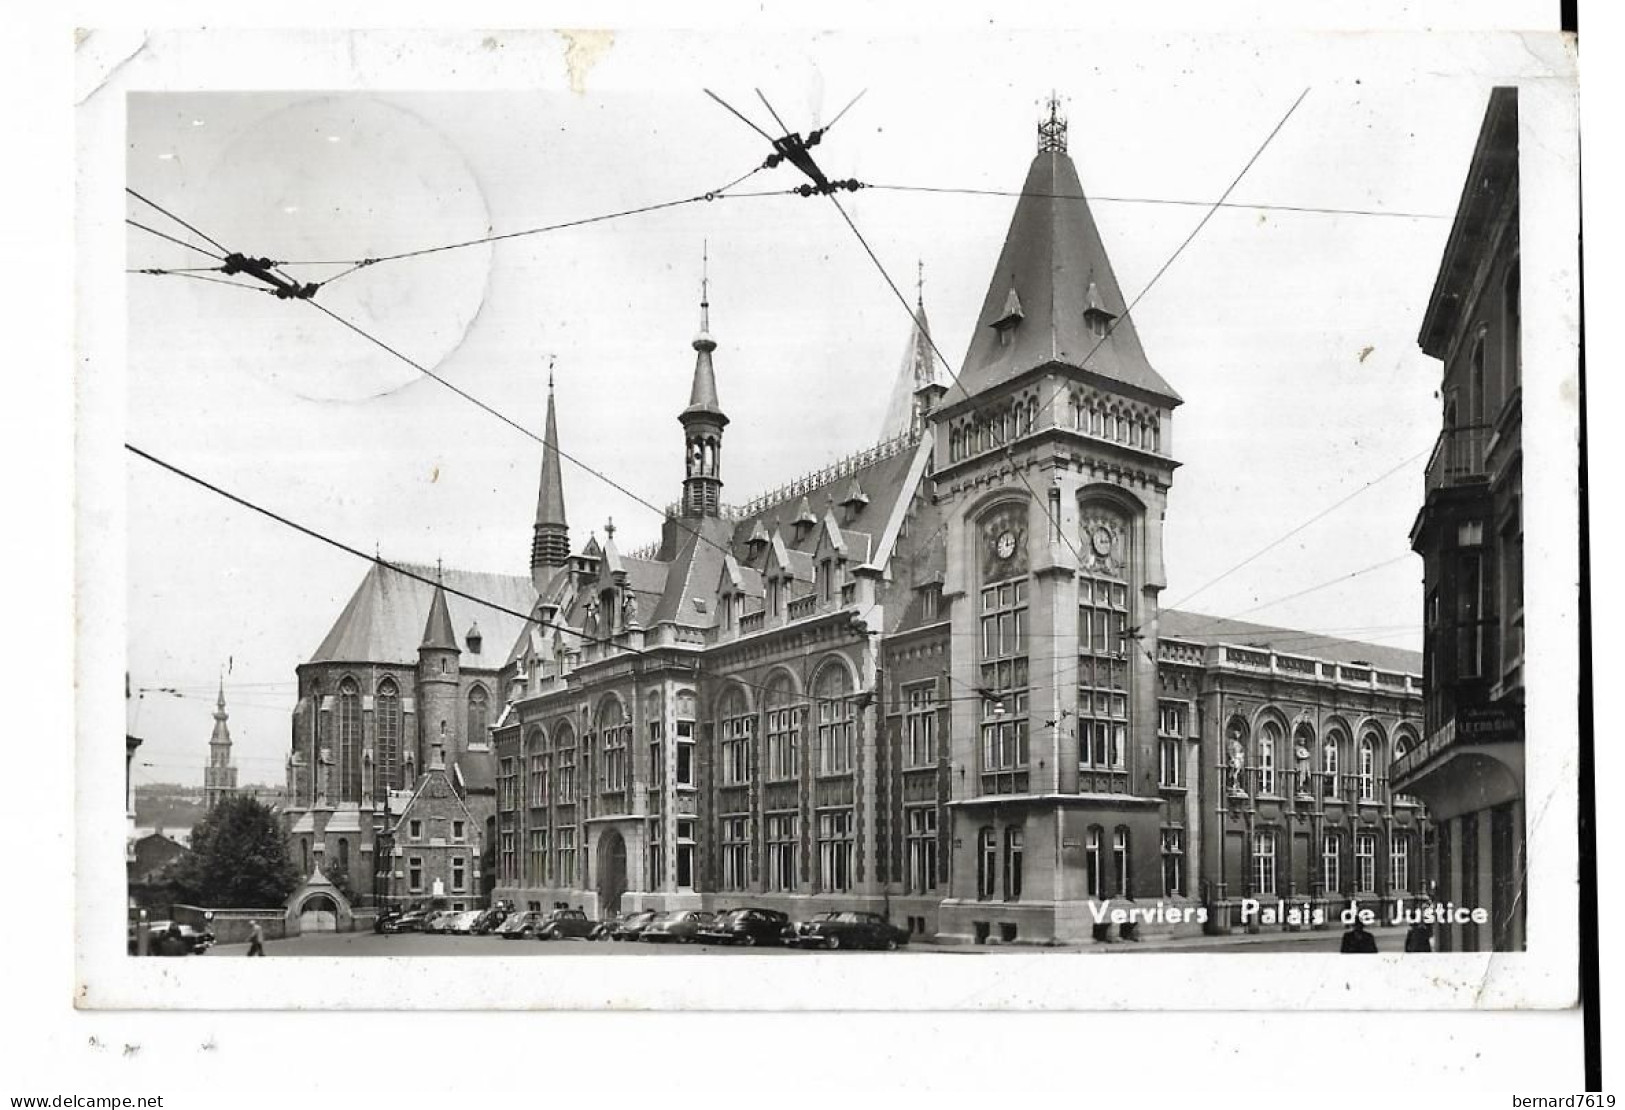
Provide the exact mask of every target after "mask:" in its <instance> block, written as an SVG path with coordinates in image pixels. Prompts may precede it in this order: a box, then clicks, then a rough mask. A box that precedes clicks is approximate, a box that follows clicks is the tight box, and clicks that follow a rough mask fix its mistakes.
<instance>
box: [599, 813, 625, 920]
mask: <svg viewBox="0 0 1625 1110" xmlns="http://www.w3.org/2000/svg"><path fill="white" fill-rule="evenodd" d="M625 893H626V838H625V837H623V836H622V835H621V834H620V833H619V832H617V831H616V830H614V829H609V830H607V831H606V832H605V833H604V835H603V836H601V837H599V838H598V912H599V913H600V914H603V915H605V916H608V915H609V914H612V913H620V912H621V895H623V894H625Z"/></svg>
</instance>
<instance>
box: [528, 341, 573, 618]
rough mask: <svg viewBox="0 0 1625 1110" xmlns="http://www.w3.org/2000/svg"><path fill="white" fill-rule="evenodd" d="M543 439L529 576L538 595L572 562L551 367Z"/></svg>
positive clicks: (549, 369) (548, 370) (548, 376)
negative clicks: (555, 572) (558, 569)
mask: <svg viewBox="0 0 1625 1110" xmlns="http://www.w3.org/2000/svg"><path fill="white" fill-rule="evenodd" d="M542 439H543V441H542V479H541V483H540V485H539V486H538V488H537V492H536V524H535V526H534V527H533V529H532V534H531V541H530V576H531V582H532V584H533V585H534V586H535V587H536V590H537V592H538V593H540V592H541V590H542V588H543V586H544V585H545V581H546V579H547V578H548V577H549V572H550V571H552V570H553V569H554V568H556V567H562V566H564V565H565V564H566V563H568V562H569V561H570V528H569V525H568V524H567V523H566V521H565V518H564V477H563V474H562V473H561V471H560V467H559V421H558V414H557V412H556V410H555V408H554V403H553V367H552V365H551V364H549V365H548V368H547V423H546V427H545V431H544V433H543V437H542Z"/></svg>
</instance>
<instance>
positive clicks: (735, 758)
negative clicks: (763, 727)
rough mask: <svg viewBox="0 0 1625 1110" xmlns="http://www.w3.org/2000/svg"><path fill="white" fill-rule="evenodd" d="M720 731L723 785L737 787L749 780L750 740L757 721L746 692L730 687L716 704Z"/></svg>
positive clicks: (736, 687)
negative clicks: (747, 701) (746, 700)
mask: <svg viewBox="0 0 1625 1110" xmlns="http://www.w3.org/2000/svg"><path fill="white" fill-rule="evenodd" d="M716 712H717V729H718V735H719V737H720V741H719V743H720V748H721V750H720V752H719V754H720V756H721V761H722V785H724V786H735V785H738V784H740V783H747V782H749V781H750V763H751V760H750V754H751V753H750V747H751V738H752V736H754V735H755V732H756V718H755V716H754V715H753V714H752V713H751V711H750V706H749V705H747V704H746V702H745V692H744V691H743V690H741V689H740V688H739V687H738V686H730V687H729V688H728V690H727V691H726V692H725V693H724V694H723V695H722V697H721V698H720V699H719V700H718V703H717V711H716Z"/></svg>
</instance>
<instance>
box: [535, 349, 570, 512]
mask: <svg viewBox="0 0 1625 1110" xmlns="http://www.w3.org/2000/svg"><path fill="white" fill-rule="evenodd" d="M543 440H544V442H543V444H542V480H541V484H540V485H539V486H538V488H537V491H536V523H537V524H565V523H567V521H566V520H565V519H564V477H563V473H562V471H561V470H560V467H559V419H558V415H557V414H556V413H555V412H554V407H553V382H552V379H551V378H549V379H548V383H547V427H546V430H545V432H544V433H543Z"/></svg>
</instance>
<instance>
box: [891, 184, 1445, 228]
mask: <svg viewBox="0 0 1625 1110" xmlns="http://www.w3.org/2000/svg"><path fill="white" fill-rule="evenodd" d="M863 187H864V188H865V189H873V190H875V191H877V192H887V193H941V194H946V195H950V196H973V197H1035V198H1038V199H1041V200H1086V201H1088V202H1089V203H1091V204H1151V205H1167V206H1172V207H1179V208H1203V207H1208V206H1209V204H1210V202H1208V201H1205V200H1181V199H1178V198H1175V197H1112V196H1089V195H1086V194H1083V193H1041V192H1029V191H1026V190H1022V189H967V188H951V187H948V186H939V185H888V184H875V183H872V182H868V181H865V182H864V183H863ZM1214 207H1218V208H1233V209H1238V210H1244V211H1254V212H1294V213H1298V214H1300V215H1312V216H1375V217H1386V218H1390V219H1399V220H1448V219H1452V218H1453V217H1451V216H1448V215H1445V214H1442V213H1438V212H1393V211H1384V210H1382V209H1377V208H1332V207H1326V206H1320V205H1309V204H1265V203H1259V204H1248V203H1245V202H1242V201H1224V202H1221V203H1220V204H1218V205H1215V206H1214Z"/></svg>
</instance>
